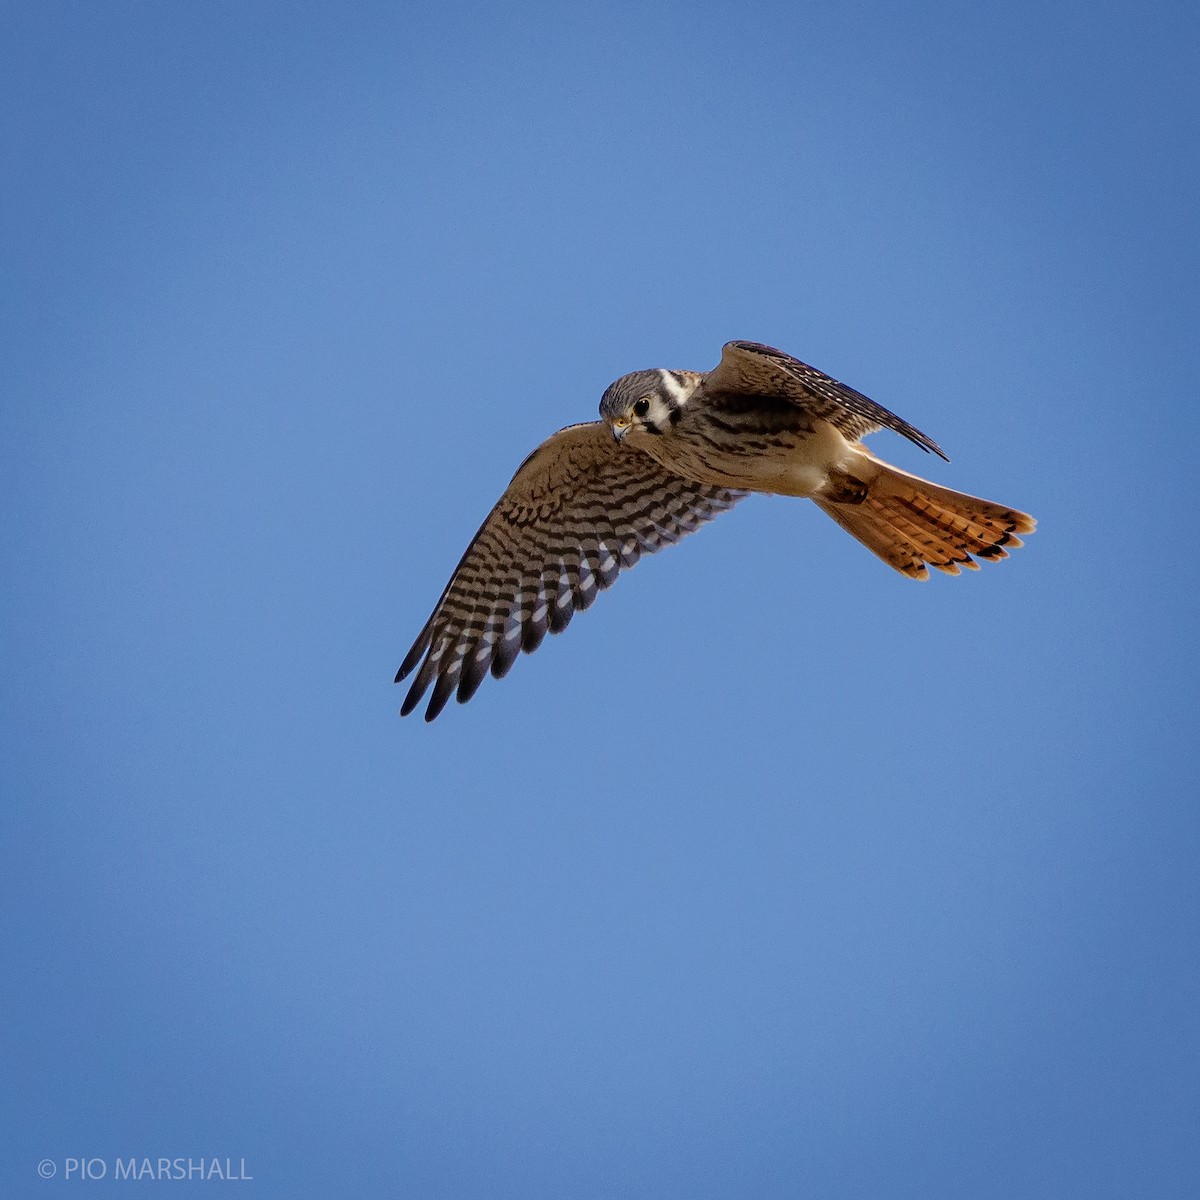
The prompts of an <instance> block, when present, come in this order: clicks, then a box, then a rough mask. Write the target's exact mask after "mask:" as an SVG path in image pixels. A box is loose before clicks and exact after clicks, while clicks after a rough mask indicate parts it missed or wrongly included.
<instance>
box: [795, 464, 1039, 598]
mask: <svg viewBox="0 0 1200 1200" xmlns="http://www.w3.org/2000/svg"><path fill="white" fill-rule="evenodd" d="M862 453H863V460H864V461H863V462H862V464H861V465H862V467H863V469H862V470H861V471H859V470H857V469H856V470H855V471H854V478H853V479H852V483H853V484H854V485H857V484H858V483H859V482H860V480H859V478H858V477H860V476H863V477H866V478H862V479H861V483H863V484H865V485H866V487H865V495H864V494H862V492H863V489H862V488H861V487H857V486H851V487H849V488H847V487H842V488H840V489H838V494H839V496H841V495H846V496H848V497H851V496H852V497H853V498H852V499H850V498H848V499H846V500H842V499H840V498H839V499H837V500H835V499H831V498H830V497H828V496H822V495H817V496H814V497H813V499H814V500H815V501H816V503H817V504H818V505H819V506H820V508H822V509H823V510H824V511H825V512H827V513H828V514H829V515H830V516H831V517H832V518H833V519H834V520H835V521H836V522H837V523H838V524H839V525H840V526H841V527H842V528H843V529H844V530H846V532H847V533H851V534H853V535H854V536H855V537H856V538H858V540H859V541H860V542H862V544H863V545H864V546H866V547H867V549H868V550H872V551H874V553H876V554H878V555H879V557H880V558H882V559H883V561H884V562H885V563H887V564H888V565H889V566H891V567H894V568H895V569H896V570H897V571H900V572H901V573H902V574H904V575H907V576H909V578H911V579H928V578H929V570H928V568H929V567H935V568H936V569H937V570H939V571H943V572H944V573H945V574H947V575H957V574H959V571H960V569H961V568H962V567H967V568H969V569H970V570H972V571H977V570H979V564H978V563H977V562H976V561H975V559H976V558H986V559H997V558H1007V557H1008V551H1009V550H1012V549H1015V548H1016V547H1017V546H1020V545H1022V542H1021V539H1020V537H1019V536H1018V535H1019V534H1022V533H1032V532H1033V531H1034V529H1035V528H1036V526H1037V522H1036V521H1035V520H1034V519H1033V518H1032V517H1031V516H1029V514H1028V513H1023V512H1020V511H1019V510H1018V509H1015V508H1008V507H1007V506H1005V505H1003V504H994V503H993V502H992V501H991V500H980V499H978V498H977V497H975V496H968V495H965V494H964V493H963V492H955V491H951V489H950V488H944V487H940V486H939V485H938V484H936V483H929V482H928V481H927V480H924V479H920V478H918V476H916V475H910V474H908V472H907V471H901V470H900V469H899V468H897V467H893V466H891V465H890V464H889V463H885V462H883V461H882V460H880V459H877V458H875V456H874V455H870V454H867V453H866V451H863V452H862ZM860 496H861V499H860V498H859V497H860ZM972 555H974V558H973V557H972Z"/></svg>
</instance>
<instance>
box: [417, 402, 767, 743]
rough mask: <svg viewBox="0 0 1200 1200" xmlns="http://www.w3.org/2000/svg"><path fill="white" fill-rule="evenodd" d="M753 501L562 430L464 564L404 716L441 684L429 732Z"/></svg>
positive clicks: (436, 615)
mask: <svg viewBox="0 0 1200 1200" xmlns="http://www.w3.org/2000/svg"><path fill="white" fill-rule="evenodd" d="M745 495H746V493H745V492H742V491H734V490H731V489H729V488H721V487H712V486H709V485H706V484H699V483H693V482H691V481H690V480H687V479H684V478H682V477H680V476H677V475H672V474H671V473H670V472H668V471H667V470H665V469H664V468H663V467H661V466H659V464H658V463H656V462H655V461H654V460H653V459H652V458H650V456H649V455H647V454H643V453H642V452H641V451H639V450H635V449H633V448H631V447H628V446H624V445H619V444H618V443H617V442H616V441H614V439H613V437H612V435H611V433H610V432H609V430H608V428H607V426H605V425H604V424H603V423H602V422H599V421H593V422H590V423H588V424H584V425H570V426H568V427H567V428H566V429H560V430H559V431H558V433H556V434H554V436H553V437H551V438H548V439H547V440H546V441H545V442H543V443H542V444H541V445H540V446H539V447H538V448H537V449H536V450H535V451H534V452H533V453H532V454H531V455H530V456H529V457H528V458H527V459H526V460H525V462H524V463H522V464H521V466H520V468H519V469H518V470H517V473H516V475H514V476H513V479H512V482H511V483H510V484H509V485H508V489H507V490H506V491H505V493H504V495H503V496H501V497H500V500H499V502H498V503H497V504H496V507H495V508H493V509H492V511H491V514H490V515H489V516H488V519H487V520H486V521H484V523H483V525H482V526H481V527H480V530H479V532H478V533H477V534H476V535H475V537H474V539H473V540H472V542H471V544H470V546H468V547H467V552H466V553H465V554H464V555H463V557H462V561H461V562H460V563H459V564H458V567H457V568H456V569H455V572H454V574H453V575H452V576H451V577H450V582H449V583H448V584H447V585H446V588H445V591H443V592H442V597H441V599H440V600H439V601H438V603H437V607H436V608H435V609H434V610H433V614H432V615H431V616H430V618H429V620H428V621H427V622H426V624H425V628H424V629H422V630H421V633H420V635H419V636H418V638H417V640H416V641H415V642H414V643H413V647H412V649H411V650H410V651H409V652H408V655H407V657H406V658H405V660H404V663H403V664H402V665H401V667H400V670H399V672H398V673H397V675H396V682H397V683H399V682H400V681H401V680H402V679H404V678H405V676H407V675H408V674H409V673H410V672H411V671H413V670H414V669H415V668H417V666H418V664H420V668H419V670H417V674H416V678H415V679H414V680H413V682H412V685H411V687H410V688H409V691H408V695H407V696H406V697H405V699H404V704H403V705H402V706H401V709H400V712H401V715H404V716H407V715H408V714H409V713H410V712H412V710H413V709H414V708H416V707H417V705H418V704H419V703H420V702H421V698H422V696H424V694H425V692H426V691H427V690H428V688H429V686H430V684H433V695H432V696H431V697H430V700H429V706H428V708H427V709H426V711H425V720H427V721H432V720H433V719H434V717H436V716H437V715H438V713H440V712H441V711H442V709H443V708H444V707H445V706H446V704H447V702H448V701H449V699H450V697H451V695H455V694H456V695H457V698H458V701H459V703H460V704H461V703H465V702H466V701H467V700H469V699H470V698H471V697H472V696H473V695H474V694H475V691H476V689H477V688H478V687H479V685H480V684H481V683H482V682H483V679H484V677H485V676H486V675H487V673H488V671H489V670H490V671H491V673H492V675H493V676H495V678H497V679H499V678H501V677H502V676H504V675H505V674H506V673H507V672H508V670H509V668H510V667H511V666H512V665H513V662H514V661H515V660H516V658H517V655H518V654H519V653H520V652H521V651H522V650H524V651H525V652H526V653H530V652H532V651H534V650H536V649H537V648H538V646H540V645H541V643H542V639H543V638H544V637H545V636H546V634H547V632H549V633H561V632H562V630H564V629H565V628H566V627H567V623H568V622H569V621H570V619H571V617H572V615H573V614H574V613H575V612H577V611H582V610H583V609H585V608H588V607H589V606H590V605H591V603H592V601H593V600H595V598H596V595H597V594H598V593H599V592H600V591H603V590H604V589H605V588H607V587H609V586H610V585H611V584H612V583H613V581H614V580H615V579H616V577H617V575H618V574H619V573H620V572H621V570H622V569H623V568H628V567H632V566H633V565H634V564H635V563H636V562H637V561H638V559H639V558H640V557H641V556H642V555H643V554H650V553H653V552H654V551H656V550H660V549H662V547H663V546H668V545H671V544H672V543H674V542H677V541H679V539H680V538H682V537H684V536H685V535H687V534H689V533H692V532H694V531H695V530H696V529H699V527H700V526H701V525H703V524H704V523H705V522H707V521H710V520H712V518H713V517H715V516H717V515H718V514H719V513H722V512H724V511H725V510H726V509H728V508H732V507H733V505H734V504H736V503H737V502H738V501H739V500H740V499H742V497H743V496H745Z"/></svg>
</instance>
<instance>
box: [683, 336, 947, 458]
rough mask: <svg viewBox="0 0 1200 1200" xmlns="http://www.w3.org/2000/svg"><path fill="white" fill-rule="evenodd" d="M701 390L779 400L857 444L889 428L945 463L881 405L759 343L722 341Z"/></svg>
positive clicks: (927, 439)
mask: <svg viewBox="0 0 1200 1200" xmlns="http://www.w3.org/2000/svg"><path fill="white" fill-rule="evenodd" d="M704 385H705V387H706V388H707V389H709V390H711V391H714V392H740V393H751V394H762V395H769V396H782V397H785V398H786V399H788V400H791V401H792V402H793V403H794V404H798V405H800V406H801V407H802V408H804V409H806V410H807V411H809V412H811V413H812V414H813V416H815V417H819V418H820V419H821V420H823V421H828V422H829V423H830V424H831V425H833V426H834V427H835V428H836V429H838V430H840V431H841V432H842V433H843V434H845V435H846V436H847V437H850V438H853V439H855V440H857V439H858V438H861V437H865V436H866V435H867V434H868V433H874V432H875V431H876V430H877V429H891V430H894V431H895V432H896V433H899V434H902V435H903V436H904V437H906V438H908V439H909V441H911V442H916V444H917V445H918V446H920V447H921V449H923V450H932V451H933V452H934V454H939V455H941V457H942V458H946V453H945V451H944V450H943V449H942V448H941V446H939V445H938V444H937V442H935V441H934V440H933V438H931V437H927V436H926V435H925V434H923V433H922V432H921V431H920V430H919V429H917V428H915V427H914V426H912V425H910V424H909V423H908V422H907V421H905V420H904V419H903V418H901V417H898V416H896V414H895V413H894V412H889V411H888V410H887V409H886V408H884V407H883V405H881V404H876V403H875V401H874V400H871V399H870V398H869V397H867V396H864V395H863V394H862V393H861V392H856V391H855V390H854V389H853V388H850V387H847V386H846V385H845V384H844V383H838V381H837V380H836V379H834V378H832V377H831V376H829V375H826V374H825V373H824V372H823V371H818V370H817V369H816V367H810V366H809V365H808V363H802V362H801V361H800V360H799V359H798V358H793V357H792V356H791V355H790V354H784V352H783V351H782V350H776V349H774V348H773V347H771V346H762V345H760V344H759V343H758V342H726V344H725V347H724V349H723V350H722V351H721V361H720V362H719V363H718V364H717V365H716V367H715V368H714V369H713V370H711V371H709V373H708V374H707V375H706V376H705V379H704ZM946 461H947V462H949V461H950V460H949V459H948V458H946Z"/></svg>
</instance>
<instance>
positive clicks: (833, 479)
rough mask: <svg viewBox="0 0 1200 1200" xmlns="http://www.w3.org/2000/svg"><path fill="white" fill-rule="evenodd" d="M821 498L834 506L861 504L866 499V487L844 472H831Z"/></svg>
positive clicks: (860, 481)
mask: <svg viewBox="0 0 1200 1200" xmlns="http://www.w3.org/2000/svg"><path fill="white" fill-rule="evenodd" d="M821 498H822V499H823V500H832V501H833V502H834V503H835V504H861V503H862V502H863V501H864V500H865V499H866V498H867V485H866V484H865V483H863V481H862V480H861V479H858V478H856V477H855V476H853V475H851V474H849V473H848V472H846V471H838V470H836V469H835V470H831V471H830V472H829V479H828V482H827V483H826V484H825V486H824V487H823V488H822V489H821Z"/></svg>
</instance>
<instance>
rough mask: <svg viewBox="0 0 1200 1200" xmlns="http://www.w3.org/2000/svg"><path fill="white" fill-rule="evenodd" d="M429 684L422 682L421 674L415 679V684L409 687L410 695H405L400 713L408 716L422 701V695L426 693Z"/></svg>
mask: <svg viewBox="0 0 1200 1200" xmlns="http://www.w3.org/2000/svg"><path fill="white" fill-rule="evenodd" d="M428 686H429V685H428V684H427V683H422V682H421V678H420V676H418V677H417V678H416V679H414V680H413V685H412V687H410V688H409V689H408V695H407V696H405V697H404V703H403V704H401V705H400V715H401V716H402V717H407V716H408V714H409V713H410V712H412V710H413V709H414V708H416V707H417V705H418V704H420V703H421V697H422V696H423V695H425V689H426V688H427V687H428Z"/></svg>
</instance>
